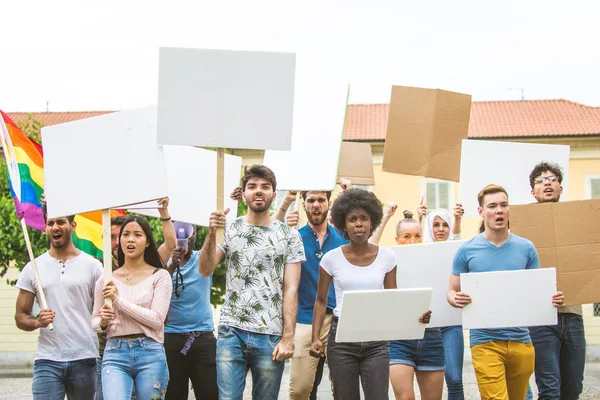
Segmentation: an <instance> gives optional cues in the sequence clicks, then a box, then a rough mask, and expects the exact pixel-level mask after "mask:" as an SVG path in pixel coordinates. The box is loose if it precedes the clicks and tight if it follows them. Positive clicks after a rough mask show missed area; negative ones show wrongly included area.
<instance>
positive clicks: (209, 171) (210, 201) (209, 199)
mask: <svg viewBox="0 0 600 400" xmlns="http://www.w3.org/2000/svg"><path fill="white" fill-rule="evenodd" d="M163 148H164V152H165V163H166V169H167V181H168V188H169V213H170V215H171V218H172V219H173V220H174V221H182V222H188V223H190V224H194V225H200V226H208V223H209V217H210V213H211V212H213V211H215V210H216V209H217V208H216V207H217V199H216V196H217V194H216V193H217V153H216V152H214V151H210V150H205V149H199V148H196V147H190V146H163ZM241 169H242V158H241V157H236V156H232V155H229V154H226V155H225V186H224V191H225V193H231V192H232V191H233V189H235V188H236V187H237V186H238V185H239V184H240V173H241ZM237 205H238V203H237V201H236V200H232V199H231V198H230V197H229V196H226V198H225V208H229V209H230V210H229V213H228V214H227V221H228V222H231V221H233V220H234V219H235V218H236V217H237ZM134 212H137V213H140V214H145V215H150V216H152V217H158V216H159V214H158V211H156V210H134Z"/></svg>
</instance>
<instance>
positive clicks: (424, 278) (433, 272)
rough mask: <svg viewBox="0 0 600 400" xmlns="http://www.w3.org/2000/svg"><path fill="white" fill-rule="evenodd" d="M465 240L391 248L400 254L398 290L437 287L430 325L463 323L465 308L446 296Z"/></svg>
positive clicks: (397, 275)
mask: <svg viewBox="0 0 600 400" xmlns="http://www.w3.org/2000/svg"><path fill="white" fill-rule="evenodd" d="M463 243H464V241H462V240H448V241H445V242H438V243H422V244H409V245H402V246H392V247H388V249H390V250H391V251H392V252H394V254H395V255H396V261H397V264H396V265H397V269H396V271H397V274H396V282H397V285H398V289H404V288H407V289H408V288H421V287H431V288H433V295H432V297H431V308H430V309H431V322H430V323H429V324H428V325H427V327H428V328H437V327H442V326H454V325H460V324H461V323H462V320H461V310H460V309H458V308H454V307H452V306H451V305H450V304H449V303H448V300H447V299H446V294H447V293H448V287H449V286H450V275H451V274H452V261H453V260H454V255H455V254H456V251H457V250H458V248H459V247H460V246H461V245H462V244H463Z"/></svg>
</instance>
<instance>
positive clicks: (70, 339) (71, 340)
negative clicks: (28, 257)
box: [16, 252, 102, 362]
mask: <svg viewBox="0 0 600 400" xmlns="http://www.w3.org/2000/svg"><path fill="white" fill-rule="evenodd" d="M35 263H36V265H37V269H38V273H39V275H40V280H41V281H42V288H43V289H44V293H45V295H46V301H47V302H48V308H50V309H52V310H53V311H54V312H55V313H56V315H55V316H54V331H53V332H50V330H49V329H48V328H42V329H40V336H39V337H38V347H37V353H36V355H35V359H36V360H51V361H61V362H64V361H75V360H82V359H85V358H96V357H98V337H97V335H96V333H95V332H94V331H93V330H92V328H91V326H90V319H91V317H92V307H93V305H94V287H95V285H96V281H97V280H98V278H99V277H100V276H102V264H100V262H99V261H98V260H96V259H95V258H93V257H92V256H90V255H88V254H86V253H84V252H81V254H79V255H78V256H77V257H75V258H72V259H70V260H67V262H66V263H64V264H62V263H61V262H60V261H59V260H55V259H54V258H52V257H50V254H48V252H45V253H44V254H42V255H41V256H39V257H38V258H36V259H35ZM36 285H37V283H36V281H35V275H34V274H33V269H32V268H31V263H27V265H25V268H23V271H21V275H20V276H19V279H18V280H17V285H16V286H17V287H18V288H19V289H23V290H27V291H28V292H31V293H34V294H35V295H36V298H37V301H38V304H40V307H41V304H42V301H41V299H40V296H39V293H38V291H37V286H36Z"/></svg>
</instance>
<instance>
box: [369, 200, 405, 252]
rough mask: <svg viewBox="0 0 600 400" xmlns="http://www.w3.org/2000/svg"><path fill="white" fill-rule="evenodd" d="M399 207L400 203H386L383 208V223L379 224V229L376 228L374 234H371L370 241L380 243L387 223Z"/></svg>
mask: <svg viewBox="0 0 600 400" xmlns="http://www.w3.org/2000/svg"><path fill="white" fill-rule="evenodd" d="M397 208H398V205H397V204H396V203H385V206H384V208H383V219H382V220H381V224H379V226H378V227H377V229H375V232H373V235H371V237H370V238H369V243H371V244H379V241H380V240H381V236H382V235H383V231H384V230H385V227H386V226H387V223H388V222H389V221H390V219H391V218H392V217H393V216H394V214H395V213H396V209H397Z"/></svg>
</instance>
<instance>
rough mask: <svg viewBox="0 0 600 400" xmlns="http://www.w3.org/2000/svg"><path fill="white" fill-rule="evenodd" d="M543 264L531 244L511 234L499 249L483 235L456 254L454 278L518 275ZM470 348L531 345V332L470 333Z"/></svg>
mask: <svg viewBox="0 0 600 400" xmlns="http://www.w3.org/2000/svg"><path fill="white" fill-rule="evenodd" d="M539 267H540V261H539V258H538V254H537V251H536V250H535V247H534V246H533V243H531V242H530V241H529V240H527V239H524V238H522V237H520V236H517V235H514V234H512V233H511V234H510V236H509V237H508V240H507V241H506V243H504V244H503V245H502V246H500V247H496V246H494V245H493V244H492V243H490V242H489V241H488V240H487V239H486V238H485V237H484V236H483V234H482V233H480V234H479V235H477V236H475V237H474V238H472V239H470V240H467V241H466V242H465V243H464V244H463V245H462V246H460V248H459V249H458V251H457V252H456V255H455V256H454V262H453V263H452V274H454V275H458V276H460V274H461V273H467V272H492V271H515V270H520V269H537V268H539ZM470 337H471V347H473V346H475V345H478V344H482V343H487V342H493V341H497V340H513V341H517V342H521V343H530V342H531V338H530V337H529V329H527V328H525V327H523V328H503V329H471V332H470Z"/></svg>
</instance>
